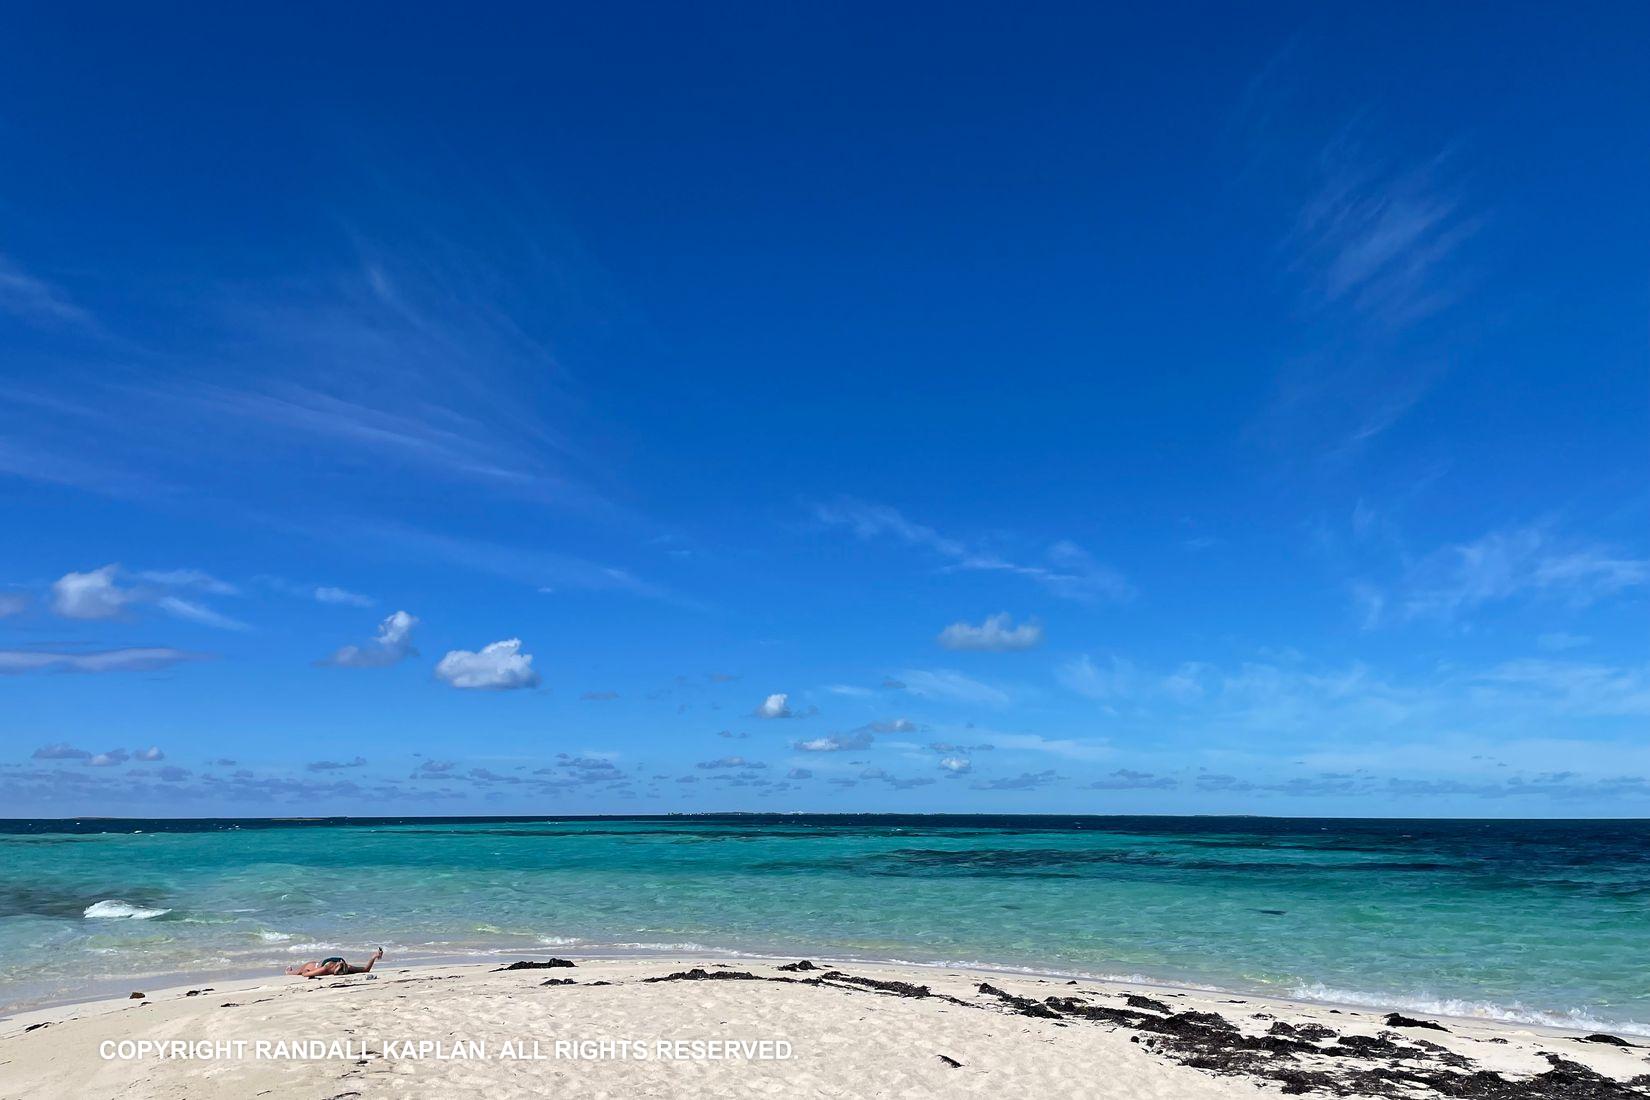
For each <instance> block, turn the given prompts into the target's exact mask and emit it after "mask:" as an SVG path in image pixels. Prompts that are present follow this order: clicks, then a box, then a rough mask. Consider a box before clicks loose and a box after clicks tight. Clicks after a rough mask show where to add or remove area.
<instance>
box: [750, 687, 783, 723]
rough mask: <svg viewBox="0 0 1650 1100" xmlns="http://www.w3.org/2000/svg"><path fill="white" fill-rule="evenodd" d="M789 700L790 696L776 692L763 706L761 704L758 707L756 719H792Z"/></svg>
mask: <svg viewBox="0 0 1650 1100" xmlns="http://www.w3.org/2000/svg"><path fill="white" fill-rule="evenodd" d="M789 699H790V696H789V695H787V694H785V693H784V692H782V691H779V692H775V693H774V694H772V695H770V696H768V697H767V698H766V699H764V700H762V702H761V704H759V705H758V706H757V708H756V712H755V713H756V717H758V718H789V717H791V708H790V703H789Z"/></svg>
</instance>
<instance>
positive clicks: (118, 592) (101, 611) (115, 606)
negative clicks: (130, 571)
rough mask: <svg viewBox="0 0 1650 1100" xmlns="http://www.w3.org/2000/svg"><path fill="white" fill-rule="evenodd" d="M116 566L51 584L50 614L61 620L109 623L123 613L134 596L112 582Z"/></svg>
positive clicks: (61, 578) (68, 574)
mask: <svg viewBox="0 0 1650 1100" xmlns="http://www.w3.org/2000/svg"><path fill="white" fill-rule="evenodd" d="M119 571H120V566H118V565H105V566H104V567H103V568H101V569H93V570H91V571H90V572H88V573H65V574H63V576H61V577H59V578H58V579H57V580H55V581H53V582H52V610H53V611H55V612H56V613H57V614H59V615H61V616H63V617H64V618H65V619H113V618H116V617H118V616H119V615H120V614H121V613H122V612H123V611H125V610H126V605H127V604H129V603H131V602H132V600H133V598H134V594H133V592H132V591H131V589H127V588H122V587H121V586H120V585H119V584H117V583H116V581H115V576H116V574H117V573H119Z"/></svg>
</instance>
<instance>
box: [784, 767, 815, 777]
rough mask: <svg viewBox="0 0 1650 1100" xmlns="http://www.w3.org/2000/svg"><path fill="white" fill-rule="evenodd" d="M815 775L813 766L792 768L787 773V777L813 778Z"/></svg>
mask: <svg viewBox="0 0 1650 1100" xmlns="http://www.w3.org/2000/svg"><path fill="white" fill-rule="evenodd" d="M813 777H814V773H813V770H812V769H811V768H792V769H791V770H790V771H788V772H786V773H785V778H786V779H812V778H813Z"/></svg>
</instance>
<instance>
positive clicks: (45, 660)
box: [0, 646, 206, 675]
mask: <svg viewBox="0 0 1650 1100" xmlns="http://www.w3.org/2000/svg"><path fill="white" fill-rule="evenodd" d="M205 659H206V655H205V654H201V653H189V652H186V651H185V650H181V649H170V648H167V647H165V646H133V647H130V648H127V649H104V650H90V651H86V652H73V653H64V652H53V651H49V650H38V649H0V675H16V674H19V673H24V672H153V671H156V670H157V669H163V668H169V667H171V666H172V665H177V664H182V663H184V662H186V661H200V660H205Z"/></svg>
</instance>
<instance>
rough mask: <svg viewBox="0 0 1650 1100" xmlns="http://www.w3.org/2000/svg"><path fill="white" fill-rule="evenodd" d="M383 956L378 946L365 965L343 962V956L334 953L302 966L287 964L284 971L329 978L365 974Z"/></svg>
mask: <svg viewBox="0 0 1650 1100" xmlns="http://www.w3.org/2000/svg"><path fill="white" fill-rule="evenodd" d="M383 957H384V949H383V948H382V947H380V948H379V949H378V950H377V951H374V952H373V953H372V957H371V958H370V959H368V960H367V965H366V966H351V965H350V964H349V963H347V962H345V961H344V959H343V956H341V955H334V956H332V957H331V958H330V959H322V960H321V961H320V962H307V963H304V964H303V965H302V966H289V967H287V968H286V972H287V973H288V974H291V975H292V976H293V977H295V978H329V977H331V976H332V975H334V974H365V973H366V972H367V971H369V970H371V969H372V964H373V963H375V962H377V961H378V960H379V959H381V958H383Z"/></svg>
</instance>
